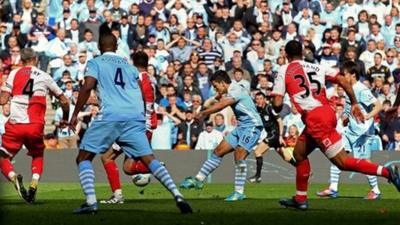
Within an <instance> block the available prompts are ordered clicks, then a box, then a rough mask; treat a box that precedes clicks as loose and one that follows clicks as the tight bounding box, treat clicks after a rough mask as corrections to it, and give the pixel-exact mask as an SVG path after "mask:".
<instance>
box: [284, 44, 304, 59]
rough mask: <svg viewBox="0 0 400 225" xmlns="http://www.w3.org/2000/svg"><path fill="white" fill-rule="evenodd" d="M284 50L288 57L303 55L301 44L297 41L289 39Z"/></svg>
mask: <svg viewBox="0 0 400 225" xmlns="http://www.w3.org/2000/svg"><path fill="white" fill-rule="evenodd" d="M285 52H286V54H287V56H288V58H296V57H302V56H303V46H302V45H301V43H300V42H299V41H296V40H292V41H289V42H288V43H287V44H286V46H285Z"/></svg>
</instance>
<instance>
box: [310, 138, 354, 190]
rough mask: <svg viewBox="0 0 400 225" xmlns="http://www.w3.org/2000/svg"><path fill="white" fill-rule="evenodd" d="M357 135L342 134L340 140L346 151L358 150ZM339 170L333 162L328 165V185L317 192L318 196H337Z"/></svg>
mask: <svg viewBox="0 0 400 225" xmlns="http://www.w3.org/2000/svg"><path fill="white" fill-rule="evenodd" d="M357 139H358V136H354V135H350V134H348V133H346V131H345V135H342V141H343V142H344V148H345V149H346V151H347V152H357V151H359V148H360V147H359V146H358V145H357V143H356V142H357ZM341 172H342V171H341V170H340V169H339V168H338V167H337V166H336V165H335V164H333V163H331V166H330V184H329V187H328V188H327V189H325V190H323V191H319V192H317V196H319V197H330V198H337V197H338V196H339V192H338V186H339V179H340V174H341Z"/></svg>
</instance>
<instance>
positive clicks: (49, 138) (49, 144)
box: [44, 134, 61, 150]
mask: <svg viewBox="0 0 400 225" xmlns="http://www.w3.org/2000/svg"><path fill="white" fill-rule="evenodd" d="M44 146H45V149H46V150H56V149H61V147H60V144H59V143H58V140H57V137H56V136H55V135H54V134H46V135H45V136H44Z"/></svg>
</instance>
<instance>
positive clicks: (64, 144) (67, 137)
mask: <svg viewBox="0 0 400 225" xmlns="http://www.w3.org/2000/svg"><path fill="white" fill-rule="evenodd" d="M69 108H70V115H69V119H71V117H72V113H73V112H74V109H75V106H74V105H72V104H70V106H69ZM61 119H62V110H61V108H58V109H57V110H56V114H55V115H54V123H55V126H56V133H57V138H58V142H59V144H60V148H61V149H76V148H77V147H78V142H77V141H78V135H76V134H75V133H74V132H73V131H72V130H71V129H70V128H69V127H65V128H62V127H61V126H60V121H61Z"/></svg>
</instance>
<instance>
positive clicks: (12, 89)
mask: <svg viewBox="0 0 400 225" xmlns="http://www.w3.org/2000/svg"><path fill="white" fill-rule="evenodd" d="M2 91H4V92H8V93H10V95H11V104H10V118H9V121H10V123H14V124H15V123H23V124H27V123H40V124H44V123H45V121H44V117H45V114H46V95H47V93H48V92H49V91H51V92H52V93H53V94H54V95H56V96H59V95H61V94H62V93H63V92H62V90H61V89H60V88H59V87H58V86H57V84H56V82H55V81H54V80H53V79H52V78H51V76H50V75H48V74H47V73H45V72H43V71H41V70H39V69H38V68H36V67H34V66H24V67H21V68H18V69H15V70H13V71H11V73H10V75H9V76H8V79H7V81H6V84H5V85H4V86H3V87H2Z"/></svg>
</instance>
